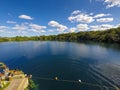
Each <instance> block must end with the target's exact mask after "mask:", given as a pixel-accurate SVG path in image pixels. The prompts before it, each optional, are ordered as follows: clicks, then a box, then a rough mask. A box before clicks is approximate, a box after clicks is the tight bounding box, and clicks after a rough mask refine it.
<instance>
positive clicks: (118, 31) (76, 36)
mask: <svg viewBox="0 0 120 90" xmlns="http://www.w3.org/2000/svg"><path fill="white" fill-rule="evenodd" d="M28 40H35V41H38V40H41V41H78V42H79V41H96V42H106V43H120V27H118V28H112V29H108V30H104V31H85V32H78V33H66V34H59V35H49V36H32V37H26V36H24V37H23V36H16V37H11V38H10V37H9V38H8V37H1V38H0V42H4V41H28Z"/></svg>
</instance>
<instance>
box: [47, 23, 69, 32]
mask: <svg viewBox="0 0 120 90" xmlns="http://www.w3.org/2000/svg"><path fill="white" fill-rule="evenodd" d="M48 25H49V26H51V27H55V28H57V31H58V32H64V31H65V30H66V29H68V27H67V26H65V25H62V24H60V23H58V22H56V21H50V22H49V23H48Z"/></svg>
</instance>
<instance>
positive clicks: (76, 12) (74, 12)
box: [72, 10, 81, 15]
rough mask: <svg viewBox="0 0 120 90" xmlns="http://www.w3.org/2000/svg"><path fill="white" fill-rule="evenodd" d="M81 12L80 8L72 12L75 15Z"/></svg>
mask: <svg viewBox="0 0 120 90" xmlns="http://www.w3.org/2000/svg"><path fill="white" fill-rule="evenodd" d="M80 13H81V11H80V10H75V11H73V12H72V15H75V14H80Z"/></svg>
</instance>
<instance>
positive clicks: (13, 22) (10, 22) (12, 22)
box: [6, 21, 16, 24]
mask: <svg viewBox="0 0 120 90" xmlns="http://www.w3.org/2000/svg"><path fill="white" fill-rule="evenodd" d="M6 23H9V24H16V22H15V21H7V22H6Z"/></svg>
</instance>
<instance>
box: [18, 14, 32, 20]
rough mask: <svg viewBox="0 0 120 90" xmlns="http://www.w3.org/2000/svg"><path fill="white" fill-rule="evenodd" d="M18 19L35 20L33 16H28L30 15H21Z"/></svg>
mask: <svg viewBox="0 0 120 90" xmlns="http://www.w3.org/2000/svg"><path fill="white" fill-rule="evenodd" d="M18 17H19V18H21V19H27V20H33V18H32V17H31V16H28V15H20V16H18Z"/></svg>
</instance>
